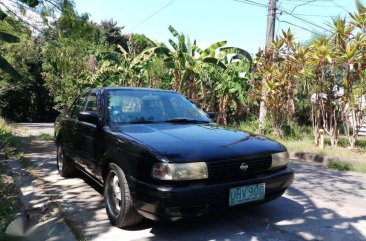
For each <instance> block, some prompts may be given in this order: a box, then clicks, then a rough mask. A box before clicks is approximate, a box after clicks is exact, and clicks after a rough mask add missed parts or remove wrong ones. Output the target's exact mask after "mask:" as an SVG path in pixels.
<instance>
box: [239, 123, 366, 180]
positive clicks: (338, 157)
mask: <svg viewBox="0 0 366 241" xmlns="http://www.w3.org/2000/svg"><path fill="white" fill-rule="evenodd" d="M233 127H234V128H236V129H240V130H245V131H249V132H253V133H256V132H257V131H258V121H257V120H255V119H254V120H249V121H246V122H241V123H239V124H236V125H234V126H233ZM266 128H267V129H269V130H270V129H271V127H270V126H269V124H268V123H267V124H266ZM284 129H285V131H284V136H283V137H282V138H279V137H276V136H274V135H273V133H272V132H271V131H269V132H267V133H266V136H268V137H270V138H272V139H274V140H277V141H278V142H280V143H282V144H283V145H285V146H286V147H287V149H288V150H289V152H294V153H314V154H318V155H322V156H328V157H331V158H332V159H333V160H332V161H330V162H328V163H327V164H326V165H325V166H326V167H328V168H333V169H337V170H341V171H356V172H363V173H366V136H360V137H359V138H358V140H357V143H356V148H354V149H349V148H348V146H349V142H348V138H347V137H346V136H340V137H339V142H338V146H337V147H331V145H330V138H329V137H325V147H324V149H320V148H319V147H317V146H315V145H314V138H313V136H312V129H311V127H306V126H298V125H294V126H293V127H292V128H291V129H289V128H284Z"/></svg>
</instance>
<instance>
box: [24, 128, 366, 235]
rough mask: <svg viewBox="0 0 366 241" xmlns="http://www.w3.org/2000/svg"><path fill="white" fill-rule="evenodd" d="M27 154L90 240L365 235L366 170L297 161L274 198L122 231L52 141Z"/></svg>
mask: <svg viewBox="0 0 366 241" xmlns="http://www.w3.org/2000/svg"><path fill="white" fill-rule="evenodd" d="M22 126H24V127H25V128H27V129H28V130H29V134H32V135H37V134H40V133H43V132H45V133H52V125H50V124H23V125H22ZM25 155H26V157H28V158H30V159H31V160H32V163H34V166H36V170H35V172H36V174H37V176H38V177H39V178H41V179H42V180H43V181H44V182H45V185H44V189H45V191H46V192H47V193H48V194H49V195H51V196H52V198H53V199H54V200H56V201H57V202H59V203H60V204H61V206H62V207H63V210H64V212H65V215H66V216H67V217H68V218H69V219H71V220H72V221H73V223H74V225H76V227H77V228H79V230H82V231H83V233H84V236H85V238H86V239H87V240H109V241H113V240H121V241H122V240H123V241H127V240H145V241H161V240H167V241H168V240H169V241H171V240H182V241H185V240H202V241H203V240H217V241H231V240H253V241H254V240H332V241H338V240H339V241H346V240H347V241H349V240H366V175H365V174H360V173H354V172H339V171H335V170H328V169H324V168H321V167H316V166H309V165H303V164H300V163H299V162H293V163H292V164H291V166H292V168H294V169H295V171H296V177H295V181H294V184H293V185H292V187H291V188H290V189H289V190H288V191H287V192H286V193H285V194H284V195H283V197H281V198H279V199H277V200H275V201H273V202H270V203H267V204H263V205H259V206H256V207H250V208H245V209H242V210H240V211H238V210H235V211H230V210H228V211H226V212H224V213H217V214H213V215H209V216H205V217H202V218H196V219H189V220H183V221H179V222H175V223H161V222H153V221H149V220H145V221H144V222H142V223H141V224H139V225H138V226H136V227H133V228H129V229H125V230H123V229H119V228H116V227H113V226H111V225H110V223H109V221H108V218H107V215H106V213H105V209H104V203H103V197H102V195H101V190H100V188H99V187H98V186H96V185H95V184H94V183H93V182H92V181H90V180H89V179H88V178H87V177H84V176H81V177H80V178H70V179H64V178H61V177H60V176H59V175H58V174H57V171H56V162H55V146H54V144H53V143H52V142H45V141H36V142H33V143H32V144H31V145H30V147H29V150H28V151H27V152H26V153H25Z"/></svg>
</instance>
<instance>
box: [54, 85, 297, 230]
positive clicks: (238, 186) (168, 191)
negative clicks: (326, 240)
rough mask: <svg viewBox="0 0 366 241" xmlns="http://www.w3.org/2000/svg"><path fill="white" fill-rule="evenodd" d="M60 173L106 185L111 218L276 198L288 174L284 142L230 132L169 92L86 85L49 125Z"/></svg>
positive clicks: (126, 222) (124, 221)
mask: <svg viewBox="0 0 366 241" xmlns="http://www.w3.org/2000/svg"><path fill="white" fill-rule="evenodd" d="M55 140H56V145H57V167H58V170H59V173H60V175H61V176H64V177H67V176H70V175H73V174H74V173H75V171H76V170H77V169H78V170H81V171H82V172H84V173H86V174H87V175H89V176H90V177H91V178H93V179H94V180H95V181H96V182H98V183H99V184H100V185H102V186H103V187H104V199H105V204H106V210H107V214H108V217H109V219H110V221H111V223H112V224H113V225H115V226H118V227H126V226H130V225H133V224H136V223H138V222H139V221H140V220H141V219H142V217H146V218H149V219H154V220H162V219H168V220H177V219H180V218H183V217H187V216H197V215H202V214H205V213H208V212H216V211H219V210H221V209H225V208H230V207H240V206H244V205H248V204H258V203H262V202H266V201H269V200H273V199H274V198H277V197H279V196H281V195H282V194H283V193H284V192H285V190H286V189H287V188H288V187H289V186H290V185H291V183H292V181H293V178H294V173H293V170H291V169H290V168H289V167H287V165H288V162H289V156H288V153H287V150H286V148H285V147H284V146H283V145H281V144H279V143H277V142H275V141H273V140H270V139H267V138H265V137H263V136H258V135H253V134H250V133H245V132H242V131H237V130H231V129H227V128H224V127H221V126H218V125H217V124H215V123H214V122H213V121H212V120H211V119H210V117H209V116H208V115H207V114H206V113H204V112H203V111H202V110H200V109H198V108H197V107H196V106H195V105H194V104H192V103H191V102H190V101H189V100H187V99H186V98H185V97H183V96H182V95H180V94H179V93H176V92H174V91H166V90H157V89H143V88H119V87H110V88H98V89H91V90H87V91H85V92H84V93H83V94H81V95H80V96H79V97H78V98H77V99H76V100H75V102H74V104H73V105H72V107H71V108H70V110H69V111H68V112H67V113H66V114H64V115H61V116H59V117H58V118H57V120H56V123H55Z"/></svg>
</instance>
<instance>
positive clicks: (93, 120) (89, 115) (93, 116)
mask: <svg viewBox="0 0 366 241" xmlns="http://www.w3.org/2000/svg"><path fill="white" fill-rule="evenodd" d="M78 120H79V121H83V122H87V123H90V124H94V125H99V117H98V114H97V113H95V112H94V111H80V112H79V115H78Z"/></svg>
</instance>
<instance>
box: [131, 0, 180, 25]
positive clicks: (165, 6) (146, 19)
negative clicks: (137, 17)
mask: <svg viewBox="0 0 366 241" xmlns="http://www.w3.org/2000/svg"><path fill="white" fill-rule="evenodd" d="M174 2H175V0H171V1H170V2H168V3H167V4H165V5H164V6H162V7H161V8H159V9H158V10H156V11H155V12H153V13H152V14H151V15H150V16H148V17H147V18H145V19H143V20H142V21H141V22H139V23H138V24H137V25H136V26H135V27H133V28H132V29H131V32H132V31H133V30H135V29H136V28H138V27H140V26H141V25H142V24H144V23H145V22H147V21H148V20H150V19H151V18H152V17H154V16H155V15H157V14H158V13H160V12H161V11H163V10H164V9H165V8H167V7H169V6H170V5H171V4H172V3H174Z"/></svg>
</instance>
